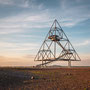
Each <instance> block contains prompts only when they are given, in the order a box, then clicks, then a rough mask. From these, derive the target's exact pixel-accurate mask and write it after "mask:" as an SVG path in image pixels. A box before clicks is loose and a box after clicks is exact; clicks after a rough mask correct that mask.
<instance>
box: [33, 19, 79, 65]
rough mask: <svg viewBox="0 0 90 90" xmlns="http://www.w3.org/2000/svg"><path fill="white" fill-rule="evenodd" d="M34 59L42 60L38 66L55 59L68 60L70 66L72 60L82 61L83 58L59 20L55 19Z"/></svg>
mask: <svg viewBox="0 0 90 90" xmlns="http://www.w3.org/2000/svg"><path fill="white" fill-rule="evenodd" d="M34 60H35V61H42V64H39V65H37V66H44V65H45V66H46V64H49V63H51V62H54V61H68V66H69V67H70V66H71V61H80V60H81V59H80V57H79V56H78V54H77V52H76V51H75V49H74V47H73V46H72V44H71V43H70V41H69V39H68V37H67V36H66V34H65V33H64V31H63V30H62V28H61V26H60V24H59V23H58V21H57V20H54V22H53V24H52V26H51V28H50V30H49V32H48V34H47V36H46V38H45V40H44V42H43V44H42V45H41V47H40V49H39V51H38V53H37V55H36V57H35V59H34Z"/></svg>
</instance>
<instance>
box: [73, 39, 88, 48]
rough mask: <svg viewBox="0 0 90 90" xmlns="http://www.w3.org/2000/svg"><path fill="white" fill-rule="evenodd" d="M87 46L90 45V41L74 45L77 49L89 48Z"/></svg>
mask: <svg viewBox="0 0 90 90" xmlns="http://www.w3.org/2000/svg"><path fill="white" fill-rule="evenodd" d="M87 45H90V40H86V41H83V42H81V43H77V44H74V46H76V47H81V46H87Z"/></svg>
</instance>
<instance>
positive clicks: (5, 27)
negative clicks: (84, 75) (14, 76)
mask: <svg viewBox="0 0 90 90" xmlns="http://www.w3.org/2000/svg"><path fill="white" fill-rule="evenodd" d="M55 19H57V20H58V22H59V23H60V25H61V27H62V29H63V30H64V32H65V33H66V35H67V36H68V38H69V39H70V41H71V43H72V45H73V46H74V48H75V49H76V51H77V53H78V54H79V56H80V58H81V59H82V61H81V62H75V63H73V65H89V66H90V0H0V65H1V66H7V65H9V66H13V65H19V66H23V65H25V66H27V65H36V62H34V61H33V59H34V57H35V55H36V54H37V51H38V49H39V48H40V45H41V44H42V42H43V40H44V38H45V36H46V34H47V33H48V31H49V29H50V27H51V25H52V23H53V21H54V20H55ZM61 63H62V62H60V65H64V62H63V63H62V64H61Z"/></svg>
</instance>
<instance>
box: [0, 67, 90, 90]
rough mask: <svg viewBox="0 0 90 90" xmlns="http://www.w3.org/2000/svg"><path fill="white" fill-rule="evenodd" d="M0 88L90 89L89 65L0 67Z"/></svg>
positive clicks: (32, 89) (13, 89)
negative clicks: (83, 66)
mask: <svg viewBox="0 0 90 90" xmlns="http://www.w3.org/2000/svg"><path fill="white" fill-rule="evenodd" d="M32 76H33V77H34V79H31V78H32ZM0 90H90V67H88V68H54V69H49V68H47V69H34V68H0Z"/></svg>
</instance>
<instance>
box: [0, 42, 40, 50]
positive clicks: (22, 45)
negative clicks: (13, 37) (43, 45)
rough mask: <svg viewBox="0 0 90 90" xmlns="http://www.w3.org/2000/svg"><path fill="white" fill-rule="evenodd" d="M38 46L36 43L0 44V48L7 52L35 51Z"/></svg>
mask: <svg viewBox="0 0 90 90" xmlns="http://www.w3.org/2000/svg"><path fill="white" fill-rule="evenodd" d="M38 46H39V45H38V44H36V43H9V42H0V47H2V48H3V49H4V48H5V49H7V50H14V51H15V50H16V51H17V50H18V51H19V50H35V49H36V48H37V47H38Z"/></svg>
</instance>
